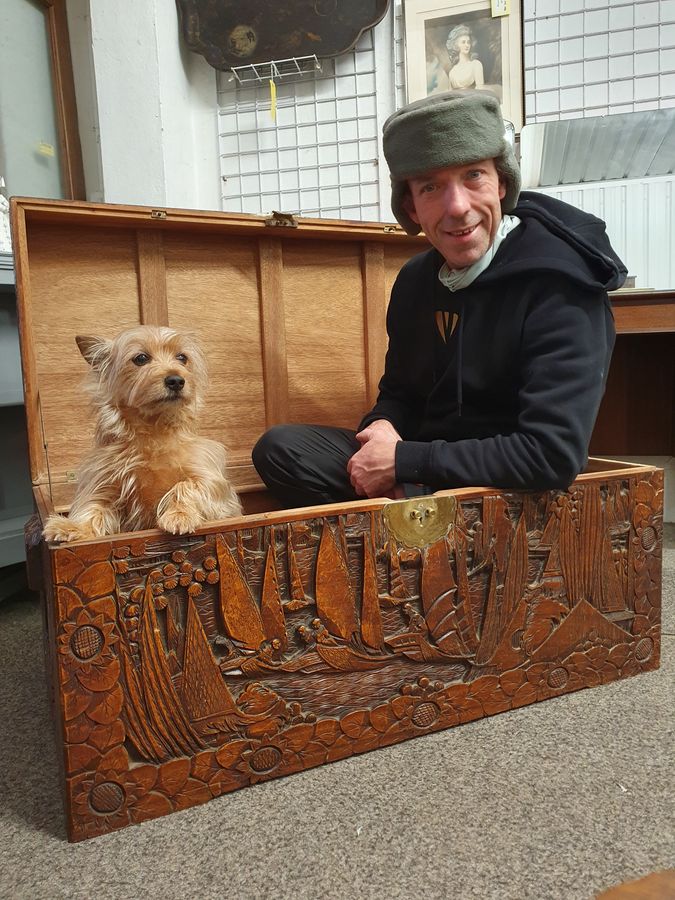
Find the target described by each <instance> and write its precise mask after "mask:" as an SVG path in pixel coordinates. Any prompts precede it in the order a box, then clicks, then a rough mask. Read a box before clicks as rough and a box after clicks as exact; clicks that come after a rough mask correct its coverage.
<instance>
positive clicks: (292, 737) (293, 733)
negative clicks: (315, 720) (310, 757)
mask: <svg viewBox="0 0 675 900" xmlns="http://www.w3.org/2000/svg"><path fill="white" fill-rule="evenodd" d="M313 736H314V725H310V724H302V725H294V726H293V727H292V728H289V729H288V730H287V731H284V738H285V740H286V742H287V744H288V747H289V749H291V750H294V751H296V752H298V753H299V752H300V751H301V750H302V749H303V748H304V747H305V746H306V745H307V744H308V743H309V741H311V739H312V737H313Z"/></svg>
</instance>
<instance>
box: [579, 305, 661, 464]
mask: <svg viewBox="0 0 675 900" xmlns="http://www.w3.org/2000/svg"><path fill="white" fill-rule="evenodd" d="M612 307H613V309H614V316H615V319H616V329H617V339H616V346H615V349H614V355H613V357H612V364H611V366H610V370H609V376H608V379H607V390H606V392H605V396H604V399H603V401H602V404H601V406H600V412H599V414H598V420H597V422H596V426H595V430H594V432H593V437H592V439H591V449H590V452H591V454H593V455H597V456H603V455H612V456H621V455H622V454H624V455H626V456H641V455H642V456H675V291H633V290H631V291H617V292H615V293H614V294H612Z"/></svg>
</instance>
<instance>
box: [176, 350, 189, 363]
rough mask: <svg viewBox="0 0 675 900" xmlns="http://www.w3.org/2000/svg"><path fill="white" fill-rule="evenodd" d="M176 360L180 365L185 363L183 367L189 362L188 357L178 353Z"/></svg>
mask: <svg viewBox="0 0 675 900" xmlns="http://www.w3.org/2000/svg"><path fill="white" fill-rule="evenodd" d="M176 359H177V360H178V362H179V363H183V365H185V363H186V362H187V356H186V355H185V354H184V353H178V354H177V355H176Z"/></svg>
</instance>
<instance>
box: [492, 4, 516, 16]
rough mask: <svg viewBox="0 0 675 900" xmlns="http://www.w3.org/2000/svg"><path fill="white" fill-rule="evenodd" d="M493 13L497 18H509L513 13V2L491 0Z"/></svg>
mask: <svg viewBox="0 0 675 900" xmlns="http://www.w3.org/2000/svg"><path fill="white" fill-rule="evenodd" d="M490 5H491V11H492V16H493V18H494V17H495V16H508V14H509V13H510V12H511V0H491V4H490Z"/></svg>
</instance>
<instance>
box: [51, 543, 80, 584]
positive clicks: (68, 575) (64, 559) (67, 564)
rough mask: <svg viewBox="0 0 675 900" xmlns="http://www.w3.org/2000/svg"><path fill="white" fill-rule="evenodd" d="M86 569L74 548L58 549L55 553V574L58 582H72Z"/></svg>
mask: <svg viewBox="0 0 675 900" xmlns="http://www.w3.org/2000/svg"><path fill="white" fill-rule="evenodd" d="M82 569H84V565H83V564H82V562H81V561H80V560H79V559H78V558H77V556H75V554H74V553H73V551H72V550H65V549H64V550H57V551H56V553H55V554H54V575H55V577H56V582H57V584H70V583H71V582H72V581H73V580H74V579H75V578H77V576H78V575H79V574H80V572H81V571H82Z"/></svg>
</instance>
